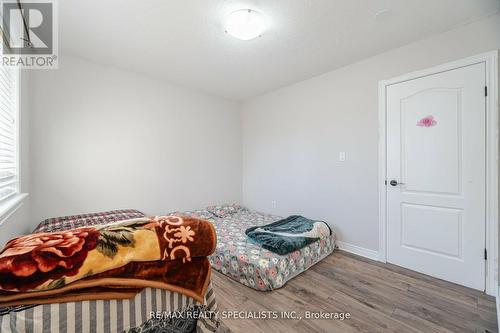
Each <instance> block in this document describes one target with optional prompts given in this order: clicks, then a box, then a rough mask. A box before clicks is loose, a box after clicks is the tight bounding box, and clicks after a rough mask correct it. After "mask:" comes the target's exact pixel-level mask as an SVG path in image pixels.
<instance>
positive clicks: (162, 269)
mask: <svg viewBox="0 0 500 333" xmlns="http://www.w3.org/2000/svg"><path fill="white" fill-rule="evenodd" d="M215 245H216V236H215V230H214V228H213V226H212V225H211V224H210V223H208V222H206V221H202V220H199V219H196V218H191V217H177V216H160V217H153V218H138V219H132V220H126V221H120V222H115V223H112V224H106V225H97V226H93V227H86V228H78V229H74V230H66V231H60V232H53V233H37V234H31V235H27V236H22V237H19V238H16V239H13V240H11V241H10V242H8V243H7V244H6V246H5V248H4V249H3V250H2V251H1V252H0V290H1V291H0V306H5V305H7V304H8V305H12V304H28V303H30V302H35V303H36V304H40V303H41V302H42V300H43V299H44V298H47V297H51V298H52V299H51V302H52V303H55V302H58V299H57V297H60V298H64V300H65V301H67V300H68V299H70V300H79V299H81V298H79V297H84V299H88V297H89V295H92V294H95V293H100V292H102V293H106V292H107V293H111V294H113V293H114V296H118V295H119V294H120V293H123V294H125V295H128V296H130V293H131V292H132V293H136V292H137V290H132V289H133V288H139V290H140V289H142V288H144V287H154V288H165V289H169V290H172V291H184V292H185V294H186V295H189V296H191V297H194V298H195V299H199V300H202V299H203V297H204V294H205V291H206V287H207V286H208V282H209V278H210V267H209V266H208V261H207V259H206V256H208V255H209V254H211V253H212V252H213V251H214V249H215ZM96 288H97V289H96ZM127 288H132V289H128V290H124V289H127ZM103 289H105V290H103ZM75 291H81V292H75ZM89 291H90V293H89ZM68 295H70V296H69V298H68ZM94 297H95V296H94ZM94 299H96V298H94ZM98 299H100V298H98ZM13 302H14V303H13Z"/></svg>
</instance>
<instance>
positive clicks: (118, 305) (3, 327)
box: [0, 285, 218, 333]
mask: <svg viewBox="0 0 500 333" xmlns="http://www.w3.org/2000/svg"><path fill="white" fill-rule="evenodd" d="M184 311H189V312H191V313H193V314H194V315H191V316H190V317H191V318H187V317H188V316H187V315H185V316H184V317H186V318H170V319H169V318H166V316H164V317H163V318H162V315H161V314H163V313H165V314H169V313H182V312H184ZM216 311H217V302H216V300H215V294H214V292H213V289H212V286H211V285H210V286H209V288H208V291H207V294H206V296H205V304H204V305H202V304H201V303H199V302H197V301H196V300H194V299H193V298H191V297H187V296H185V295H183V294H180V293H176V292H170V291H168V290H164V289H155V288H145V289H144V290H143V291H142V292H141V293H139V294H137V295H136V296H135V298H133V299H130V300H97V301H82V302H69V303H55V304H43V305H36V306H18V307H11V308H0V332H19V333H24V332H40V333H69V332H171V333H174V332H175V333H188V332H194V331H196V332H203V333H205V332H216V330H217V327H218V323H217V320H216V318H215V314H216ZM151 312H155V313H158V314H160V316H156V315H155V316H151ZM197 316H198V317H203V318H200V319H197V318H196V317H197ZM172 317H174V316H172ZM179 317H180V316H179Z"/></svg>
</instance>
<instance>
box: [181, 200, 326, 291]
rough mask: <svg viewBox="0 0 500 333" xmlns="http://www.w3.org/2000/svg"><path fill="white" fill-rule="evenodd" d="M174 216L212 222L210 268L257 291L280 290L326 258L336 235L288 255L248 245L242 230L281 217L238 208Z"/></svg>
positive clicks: (210, 208) (218, 208) (250, 243)
mask: <svg viewBox="0 0 500 333" xmlns="http://www.w3.org/2000/svg"><path fill="white" fill-rule="evenodd" d="M176 214H184V215H189V216H194V217H198V218H201V219H206V220H209V221H210V222H212V223H213V224H214V226H215V229H216V232H217V248H216V250H215V252H214V253H213V254H212V255H211V256H209V258H208V259H209V261H210V264H211V265H212V268H214V269H215V270H217V271H218V272H220V273H222V274H224V275H226V276H228V277H230V278H232V279H234V280H236V281H238V282H240V283H242V284H244V285H245V286H248V287H250V288H253V289H256V290H260V291H268V290H273V289H277V288H281V287H283V286H284V285H285V283H286V282H287V281H289V280H290V279H292V278H293V277H295V276H297V275H298V274H300V273H302V272H304V271H306V270H307V269H309V268H310V267H311V266H312V265H314V264H316V263H318V262H319V261H321V260H322V259H324V258H325V257H327V256H328V255H329V254H331V253H332V252H333V250H334V248H335V233H334V232H332V235H331V236H330V237H328V238H326V239H323V240H318V241H316V242H314V243H312V244H310V245H308V246H306V247H304V248H302V249H301V250H299V251H295V252H292V253H289V254H287V255H278V254H275V253H273V252H270V251H268V250H265V249H263V248H262V247H260V246H258V245H256V244H253V243H252V242H250V241H249V240H248V238H247V237H246V235H245V230H246V229H248V228H250V227H253V226H262V225H265V224H269V223H272V222H275V221H278V220H281V219H282V217H280V216H276V215H270V214H264V213H260V212H257V211H254V210H250V209H247V208H244V207H240V206H237V205H228V206H216V207H207V209H201V210H195V211H187V212H176Z"/></svg>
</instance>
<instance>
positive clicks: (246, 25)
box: [225, 9, 266, 40]
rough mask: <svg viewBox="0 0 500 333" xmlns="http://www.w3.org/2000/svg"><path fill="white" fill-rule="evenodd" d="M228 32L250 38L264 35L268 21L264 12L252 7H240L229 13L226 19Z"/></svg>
mask: <svg viewBox="0 0 500 333" xmlns="http://www.w3.org/2000/svg"><path fill="white" fill-rule="evenodd" d="M225 28H226V33H228V34H230V35H231V36H233V37H235V38H238V39H241V40H250V39H254V38H256V37H259V36H261V35H262V33H263V32H264V30H265V29H266V21H265V19H264V17H263V16H262V14H260V13H259V12H257V11H255V10H252V9H240V10H237V11H235V12H232V13H231V14H229V16H228V17H227V19H226V27H225Z"/></svg>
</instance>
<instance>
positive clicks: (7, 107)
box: [0, 66, 19, 204]
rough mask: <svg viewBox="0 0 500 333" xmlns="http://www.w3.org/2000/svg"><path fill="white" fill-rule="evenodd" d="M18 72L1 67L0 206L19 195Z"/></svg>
mask: <svg viewBox="0 0 500 333" xmlns="http://www.w3.org/2000/svg"><path fill="white" fill-rule="evenodd" d="M17 85H18V72H17V70H15V69H13V68H10V67H6V66H0V204H2V203H3V202H5V201H6V200H8V199H9V198H11V197H13V196H15V195H16V194H17V193H19V170H18V169H19V168H18V158H17V156H18V137H17V119H18V112H17V110H18V87H17Z"/></svg>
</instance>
